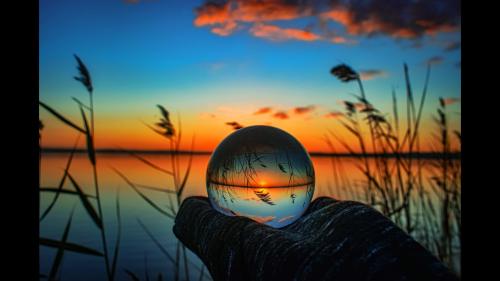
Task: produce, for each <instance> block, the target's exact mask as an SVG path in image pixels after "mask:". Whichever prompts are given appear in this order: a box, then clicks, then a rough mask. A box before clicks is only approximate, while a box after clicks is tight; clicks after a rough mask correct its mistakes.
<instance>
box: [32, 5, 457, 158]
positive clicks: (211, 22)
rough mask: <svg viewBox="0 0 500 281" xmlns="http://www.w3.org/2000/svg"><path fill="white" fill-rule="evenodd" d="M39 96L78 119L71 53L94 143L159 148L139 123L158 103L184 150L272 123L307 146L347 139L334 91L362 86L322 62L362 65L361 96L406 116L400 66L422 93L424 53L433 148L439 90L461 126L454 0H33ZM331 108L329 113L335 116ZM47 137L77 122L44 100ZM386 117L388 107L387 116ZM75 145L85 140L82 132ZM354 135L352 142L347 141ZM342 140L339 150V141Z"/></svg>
mask: <svg viewBox="0 0 500 281" xmlns="http://www.w3.org/2000/svg"><path fill="white" fill-rule="evenodd" d="M39 3H40V17H39V21H40V27H39V28H40V30H39V34H40V37H39V40H40V45H39V71H40V74H39V75H40V76H39V96H40V100H41V101H43V102H45V103H47V104H49V105H50V106H52V107H53V108H55V109H56V110H58V111H59V112H61V113H63V114H64V115H65V116H68V117H69V118H70V119H71V120H73V121H74V122H75V123H77V124H81V120H80V113H79V109H78V107H77V105H76V104H75V103H74V101H73V100H72V99H71V97H76V98H78V99H80V100H82V101H88V94H87V93H86V92H85V89H84V88H83V87H82V85H81V84H80V83H78V82H77V81H75V80H74V79H73V76H76V75H77V70H76V62H75V59H74V58H73V54H78V55H79V56H80V57H81V58H82V60H83V61H84V62H85V63H86V65H87V67H88V68H89V70H90V72H91V75H92V80H93V84H94V88H95V91H94V103H95V110H96V113H95V114H96V115H95V117H96V132H95V134H96V143H97V147H98V148H105V147H106V148H113V147H117V146H120V147H124V148H134V149H166V148H168V143H166V142H165V140H164V139H162V138H161V137H160V136H158V135H157V134H155V133H154V132H152V131H151V130H150V129H148V128H147V127H146V126H145V125H144V123H148V124H152V123H154V122H156V121H157V119H158V118H159V117H160V115H159V111H158V109H157V108H156V104H161V105H163V106H165V108H167V109H168V110H169V111H170V112H171V116H172V118H173V120H174V122H175V124H177V120H178V117H179V116H180V118H181V122H182V130H183V136H184V139H185V140H186V145H185V148H187V147H188V145H189V138H190V137H191V136H192V135H193V134H196V149H197V150H207V151H210V150H213V149H214V147H215V146H216V145H217V144H218V143H219V142H220V141H221V140H222V139H223V138H224V137H225V136H227V135H228V134H230V133H231V132H232V131H233V130H232V128H231V127H230V126H228V125H226V124H225V123H226V122H230V121H236V122H238V123H240V124H242V125H244V126H249V125H257V124H268V125H272V126H276V127H279V128H282V129H284V130H286V131H288V132H289V133H291V134H292V135H294V136H295V137H297V139H298V140H299V141H300V142H302V143H303V144H304V146H305V147H306V148H307V149H308V150H309V151H328V147H327V146H326V144H325V142H324V141H323V140H322V138H323V135H324V134H325V133H326V132H327V130H331V131H334V132H337V133H338V134H339V135H340V136H343V137H345V138H346V140H347V141H348V142H352V138H351V137H350V136H349V133H348V132H346V131H345V130H344V129H343V128H342V126H341V125H340V124H339V122H338V120H337V119H338V118H339V117H338V116H337V115H338V114H337V112H344V108H343V106H342V101H343V100H354V97H353V94H359V91H358V86H357V84H356V83H341V82H340V81H339V80H337V79H336V78H335V77H333V76H332V75H331V74H330V69H331V68H332V67H333V66H335V65H337V64H340V63H346V64H348V65H350V66H352V67H353V68H354V69H355V70H357V71H359V72H360V73H361V77H362V79H363V83H364V88H365V91H366V94H367V98H368V99H369V100H370V101H371V102H372V103H373V104H374V105H375V106H376V107H378V108H380V109H381V110H382V111H384V112H387V113H388V114H390V113H391V112H392V97H391V91H392V89H394V90H395V91H396V94H397V98H398V103H399V109H400V113H401V114H402V115H404V114H405V109H406V107H405V104H404V101H405V90H406V89H405V83H404V73H403V63H405V62H406V63H407V64H408V66H409V69H410V77H411V82H412V86H413V90H414V94H415V96H416V98H417V100H418V101H420V97H421V93H422V88H423V85H424V83H423V82H424V78H425V71H426V64H427V63H431V64H432V70H431V77H430V84H429V89H428V99H427V100H426V104H425V109H424V115H423V116H424V117H423V123H422V136H423V141H422V142H423V144H424V148H423V149H424V150H426V149H427V150H428V149H430V147H429V146H428V145H427V144H428V143H429V142H430V139H431V136H432V133H433V132H434V131H435V128H436V127H435V125H434V123H433V120H432V116H433V115H434V114H435V112H436V109H437V107H438V105H439V102H438V98H439V97H443V98H445V99H446V101H448V102H449V106H448V108H447V113H448V114H449V118H450V119H451V121H450V122H451V125H452V129H458V130H459V128H460V113H461V111H460V105H461V104H460V97H461V88H460V79H461V78H460V75H461V71H460V67H461V49H460V42H461V35H460V20H461V19H460V2H459V1H456V0H455V1H453V0H443V1H433V0H423V1H408V0H391V1H388V0H368V1H341V0H329V1H321V0H320V1H312V0H309V1H308V0H305V1H304V0H303V1H285V0H269V1H255V0H251V1H245V0H234V1H215V2H207V1H202V0H200V1H187V0H184V1H182V0H178V1H173V0H172V1H165V0H142V1H141V0H135V1H134V0H128V1H123V0H99V1H97V0H81V1H76V0H74V1H67V0H66V1H63V0H51V1H47V0H41V1H40V2H39ZM331 113H333V114H331ZM40 119H41V120H42V121H43V122H44V125H45V128H44V130H43V137H42V138H43V139H42V144H43V146H44V147H70V146H71V145H72V144H73V142H74V140H75V138H76V135H77V133H76V131H74V130H72V129H69V128H67V127H65V126H64V125H63V124H61V123H60V122H58V121H57V120H56V119H55V118H53V117H52V116H50V115H49V114H48V113H47V112H46V111H44V110H43V109H42V108H41V109H40ZM389 119H390V118H389ZM82 144H83V143H82ZM353 145H354V144H353ZM338 150H339V151H342V149H341V148H340V147H339V149H338Z"/></svg>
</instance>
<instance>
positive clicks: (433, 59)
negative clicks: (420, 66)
mask: <svg viewBox="0 0 500 281" xmlns="http://www.w3.org/2000/svg"><path fill="white" fill-rule="evenodd" d="M443 61H444V59H443V58H442V57H440V56H434V57H431V58H429V59H428V60H427V63H428V64H440V63H442V62H443Z"/></svg>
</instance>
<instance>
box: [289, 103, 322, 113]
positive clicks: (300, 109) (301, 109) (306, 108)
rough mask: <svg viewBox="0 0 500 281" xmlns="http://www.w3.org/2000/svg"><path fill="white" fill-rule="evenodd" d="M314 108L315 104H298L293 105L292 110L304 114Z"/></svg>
mask: <svg viewBox="0 0 500 281" xmlns="http://www.w3.org/2000/svg"><path fill="white" fill-rule="evenodd" d="M314 109H316V106H314V105H309V106H302V107H300V106H299V107H295V108H294V109H293V112H294V113H295V114H306V113H309V112H311V111H313V110H314Z"/></svg>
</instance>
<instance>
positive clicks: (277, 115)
mask: <svg viewBox="0 0 500 281" xmlns="http://www.w3.org/2000/svg"><path fill="white" fill-rule="evenodd" d="M273 117H274V118H276V119H282V120H285V119H288V118H289V116H288V114H287V113H286V112H285V111H278V112H276V113H274V114H273Z"/></svg>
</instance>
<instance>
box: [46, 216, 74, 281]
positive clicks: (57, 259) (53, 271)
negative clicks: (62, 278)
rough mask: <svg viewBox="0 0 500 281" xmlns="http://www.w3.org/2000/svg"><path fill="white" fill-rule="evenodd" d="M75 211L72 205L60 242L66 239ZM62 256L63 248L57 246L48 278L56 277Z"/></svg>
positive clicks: (64, 241)
mask: <svg viewBox="0 0 500 281" xmlns="http://www.w3.org/2000/svg"><path fill="white" fill-rule="evenodd" d="M74 211H75V208H74V207H73V210H71V214H70V215H69V219H68V222H67V223H66V227H65V228H64V233H63V236H62V238H61V243H66V240H68V235H69V230H70V228H71V221H72V220H73V212H74ZM63 257H64V248H62V247H61V248H58V250H57V253H56V257H55V258H54V262H53V263H52V267H51V269H50V273H49V278H48V279H49V280H54V279H55V278H56V275H57V272H58V271H59V267H60V266H61V262H62V259H63Z"/></svg>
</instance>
